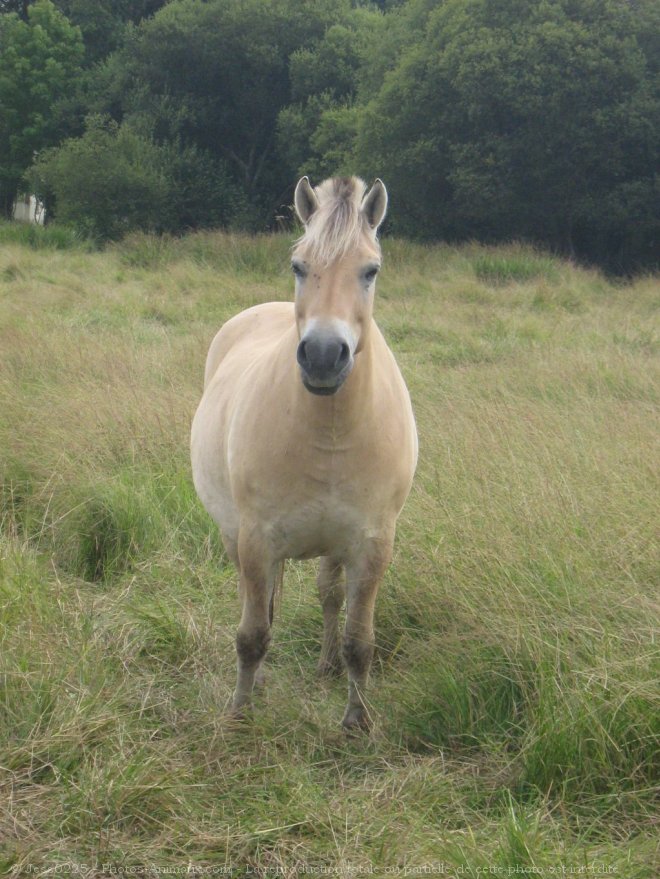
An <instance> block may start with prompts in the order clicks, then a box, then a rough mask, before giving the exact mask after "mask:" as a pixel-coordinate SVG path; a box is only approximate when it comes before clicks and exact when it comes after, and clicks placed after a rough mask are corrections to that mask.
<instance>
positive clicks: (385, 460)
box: [191, 177, 417, 728]
mask: <svg viewBox="0 0 660 879" xmlns="http://www.w3.org/2000/svg"><path fill="white" fill-rule="evenodd" d="M295 206H296V210H297V213H298V215H299V217H300V219H301V220H302V222H303V224H304V228H305V231H304V234H303V236H302V237H301V238H300V239H299V241H298V242H297V244H296V246H295V249H294V251H293V258H292V268H293V273H294V275H295V286H296V294H295V304H294V303H290V302H269V303H267V304H264V305H257V306H255V307H254V308H249V309H247V310H246V311H243V312H241V313H240V314H238V315H237V316H236V317H234V318H232V319H231V320H229V321H228V322H227V323H226V324H225V325H224V326H223V327H222V329H221V330H220V332H219V333H218V334H217V335H216V337H215V339H214V340H213V342H212V344H211V348H210V350H209V353H208V357H207V361H206V375H205V389H204V395H203V397H202V400H201V402H200V404H199V408H198V409H197V413H196V415H195V418H194V421H193V426H192V442H191V446H192V465H193V476H194V481H195V487H196V489H197V492H198V494H199V496H200V498H201V500H202V503H203V504H204V506H205V507H206V509H207V510H208V511H209V513H210V514H211V516H212V517H213V518H214V519H215V521H216V522H217V524H218V525H219V527H220V530H221V532H222V536H223V540H224V544H225V547H226V549H227V553H228V555H229V557H230V558H231V559H232V561H233V562H234V563H235V564H236V566H237V568H238V570H239V573H240V595H241V599H242V605H243V612H242V616H241V621H240V624H239V627H238V632H237V636H236V651H237V654H238V679H237V684H236V690H235V692H234V699H233V710H234V712H235V713H236V714H239V715H240V714H241V713H242V711H243V710H244V709H245V708H247V707H249V705H250V703H251V696H252V689H253V685H254V682H255V676H256V675H257V673H258V672H259V670H260V665H261V662H262V660H263V658H264V656H265V653H266V649H267V647H268V643H269V641H270V629H271V624H272V617H273V591H274V589H275V585H276V583H277V580H278V577H279V576H281V571H282V565H283V561H284V559H287V558H294V559H300V558H314V557H318V556H320V557H321V562H320V567H319V574H318V589H319V595H320V600H321V605H322V608H323V623H324V633H323V644H322V648H321V658H320V662H319V672H320V673H321V674H331V673H334V672H337V671H338V670H340V668H341V659H340V655H343V659H344V662H345V665H346V668H347V671H348V682H349V686H348V706H347V708H346V713H345V715H344V719H343V724H344V726H345V727H347V728H350V727H356V726H362V727H367V726H368V725H369V715H368V711H367V708H366V705H365V701H364V698H363V694H364V689H365V686H366V683H367V677H368V674H369V667H370V665H371V660H372V656H373V650H374V631H373V615H374V603H375V600H376V593H377V591H378V585H379V583H380V580H381V578H382V576H383V573H384V571H385V569H386V567H387V565H388V564H389V562H390V558H391V555H392V544H393V541H394V530H395V524H396V520H397V517H398V515H399V513H400V511H401V508H402V507H403V504H404V502H405V500H406V497H407V495H408V492H409V491H410V485H411V482H412V478H413V474H414V471H415V466H416V463H417V433H416V430H415V421H414V417H413V412H412V408H411V405H410V397H409V396H408V391H407V388H406V386H405V384H404V381H403V378H402V376H401V373H400V372H399V368H398V366H397V364H396V361H395V359H394V356H393V354H392V352H391V351H390V349H389V348H388V347H387V343H386V342H385V339H384V338H383V336H382V334H381V332H380V330H379V329H378V327H377V326H376V324H375V323H374V320H373V318H372V311H373V302H374V288H375V279H376V274H377V272H378V270H379V268H380V262H381V254H380V247H379V245H378V241H377V238H376V233H377V230H378V226H379V225H380V223H381V222H382V220H383V217H384V216H385V210H386V208H387V193H386V191H385V187H384V186H383V184H382V182H381V181H380V180H377V181H376V183H375V184H374V186H373V187H372V189H371V190H370V192H369V193H368V194H367V195H365V185H364V183H363V182H362V180H359V179H358V178H355V177H353V178H334V179H331V180H326V181H325V182H324V183H322V184H321V185H320V186H319V187H317V188H316V189H312V187H311V186H310V184H309V180H308V179H307V178H306V177H303V178H302V180H300V182H299V183H298V186H297V187H296V193H295ZM344 576H345V584H344ZM345 597H347V609H346V625H345V631H344V636H343V644H342V643H341V640H340V636H339V626H338V620H339V612H340V610H341V607H342V605H343V602H344V598H345Z"/></svg>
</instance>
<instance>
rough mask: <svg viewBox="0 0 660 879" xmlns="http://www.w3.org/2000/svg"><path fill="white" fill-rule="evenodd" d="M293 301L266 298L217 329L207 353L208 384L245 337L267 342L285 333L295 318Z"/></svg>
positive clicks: (245, 339)
mask: <svg viewBox="0 0 660 879" xmlns="http://www.w3.org/2000/svg"><path fill="white" fill-rule="evenodd" d="M294 319H295V318H294V313H293V303H291V302H262V303H260V304H259V305H253V306H252V307H251V308H246V309H245V311H241V312H239V313H238V314H236V315H234V317H231V318H230V319H229V320H228V321H226V323H224V324H223V325H222V327H221V328H220V329H219V330H218V332H217V333H216V335H215V337H214V339H213V341H212V342H211V345H210V347H209V352H208V355H207V357H206V370H205V373H204V386H206V385H207V384H208V383H209V381H210V380H211V378H212V377H213V376H214V375H215V373H216V371H217V369H218V366H219V365H220V363H221V362H222V360H223V359H224V358H225V357H226V355H227V354H228V352H229V351H231V350H232V349H233V348H235V347H236V346H237V345H239V344H240V343H241V342H243V341H249V342H255V343H259V342H263V341H264V339H265V338H267V337H269V336H273V337H275V336H277V335H278V334H281V333H282V332H283V331H284V330H285V329H286V328H287V327H288V326H290V325H291V323H292V322H293V321H294Z"/></svg>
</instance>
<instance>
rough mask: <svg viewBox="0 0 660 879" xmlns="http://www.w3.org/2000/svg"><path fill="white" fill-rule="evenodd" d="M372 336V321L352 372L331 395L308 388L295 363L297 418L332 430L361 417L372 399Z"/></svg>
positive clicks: (352, 424)
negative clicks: (318, 393) (314, 392)
mask: <svg viewBox="0 0 660 879" xmlns="http://www.w3.org/2000/svg"><path fill="white" fill-rule="evenodd" d="M375 337H376V333H375V332H374V327H373V325H372V326H371V327H370V331H369V332H368V333H366V334H365V338H364V345H363V347H362V349H361V350H360V352H359V353H358V354H356V355H355V362H354V364H353V369H352V370H351V374H350V375H349V376H348V378H347V379H346V381H345V382H344V385H343V386H342V387H341V388H340V389H339V390H338V391H337V393H336V394H333V395H331V396H327V397H325V396H317V395H315V394H312V393H311V392H310V391H308V390H307V389H306V388H305V386H304V385H303V383H302V381H301V378H300V372H299V370H298V366H297V364H296V366H295V370H294V371H293V372H292V373H291V378H292V385H293V387H292V390H293V398H294V407H295V408H294V411H295V412H296V417H297V418H300V419H301V421H304V422H306V423H307V424H309V425H310V426H313V427H316V428H318V429H319V430H328V429H332V430H333V431H335V432H348V431H350V430H352V429H353V428H354V427H355V426H356V425H357V424H358V423H360V422H361V421H363V419H364V416H365V414H366V413H367V412H369V410H370V409H371V406H372V403H373V392H374V378H375V376H374V347H373V346H374V343H375V341H376V339H375ZM294 360H295V353H294Z"/></svg>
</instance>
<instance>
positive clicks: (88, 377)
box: [0, 233, 660, 879]
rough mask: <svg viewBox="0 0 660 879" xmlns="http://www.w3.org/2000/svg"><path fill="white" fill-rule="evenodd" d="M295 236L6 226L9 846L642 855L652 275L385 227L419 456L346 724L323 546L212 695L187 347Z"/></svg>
mask: <svg viewBox="0 0 660 879" xmlns="http://www.w3.org/2000/svg"><path fill="white" fill-rule="evenodd" d="M0 238H1V234H0ZM288 248H289V241H288V240H287V239H285V238H283V237H279V236H275V237H265V236H264V237H259V238H255V239H250V238H248V237H245V236H237V235H221V234H214V233H203V234H200V235H192V236H189V237H188V238H183V239H173V238H172V239H167V238H165V239H155V238H151V237H149V236H142V235H141V236H136V237H133V238H130V239H127V240H126V241H124V242H121V243H119V244H117V245H114V246H113V247H112V248H109V249H108V250H107V251H105V252H104V253H100V252H98V251H86V250H85V249H84V248H83V249H80V248H73V249H69V250H57V249H54V250H50V251H48V252H46V251H45V250H40V249H34V248H33V247H31V246H30V245H29V243H28V242H25V241H23V242H21V241H17V240H15V239H13V240H11V241H10V240H8V239H6V238H5V239H3V240H2V242H1V243H0V358H1V359H0V362H1V364H2V366H1V370H0V448H2V456H1V458H0V526H1V529H0V639H1V640H2V646H1V649H0V785H1V786H2V792H3V796H2V798H0V865H2V866H1V868H2V869H3V870H4V871H5V872H8V871H10V870H11V871H13V872H14V873H15V874H16V873H19V874H20V873H21V871H24V872H26V873H27V872H28V871H30V872H32V873H37V874H43V875H46V874H48V875H50V874H51V873H53V872H54V871H60V872H62V871H64V872H66V871H68V872H72V871H76V872H85V874H86V875H92V876H94V875H108V874H109V873H110V872H111V870H113V869H114V870H115V874H116V871H117V870H118V869H119V868H120V867H121V868H122V869H123V870H130V869H132V870H137V869H138V868H139V869H141V870H144V869H146V868H148V867H149V865H151V867H156V868H157V869H158V870H161V871H162V870H164V869H166V868H167V869H171V870H179V871H182V870H184V869H191V868H192V867H195V868H196V869H197V868H199V869H202V868H209V869H210V868H216V870H218V869H220V868H222V869H227V870H229V868H230V867H231V868H232V869H233V870H234V872H235V874H236V875H238V874H241V873H243V872H245V871H247V870H248V869H249V870H251V871H252V872H253V873H255V872H256V873H260V874H261V875H284V876H293V875H299V874H300V873H301V871H303V870H307V871H316V872H317V873H321V872H322V871H325V872H326V873H327V872H328V871H334V873H335V874H337V873H343V874H344V875H356V874H357V873H358V872H360V871H362V872H363V873H364V872H367V871H372V872H381V873H383V872H384V871H385V870H386V869H387V870H389V871H390V875H392V874H395V873H397V872H398V874H400V875H406V874H407V875H422V874H423V873H424V874H426V873H428V872H429V871H434V872H435V873H436V874H441V875H442V874H444V875H449V876H474V877H476V876H483V875H514V874H516V872H517V874H521V873H524V872H526V873H527V874H532V875H545V876H549V875H562V874H563V875H568V874H569V873H570V872H571V871H572V872H573V873H577V872H579V871H580V870H581V871H582V873H583V874H589V873H590V874H592V875H594V874H598V875H605V874H606V873H607V874H608V875H619V876H622V877H626V879H650V877H652V876H655V875H656V867H657V864H656V862H655V860H654V858H655V854H656V836H655V832H654V828H655V824H654V822H655V820H656V818H657V812H656V805H655V801H654V794H655V792H656V788H655V786H656V784H657V778H658V770H659V767H658V741H659V733H660V730H659V729H658V717H659V716H660V713H659V712H658V707H659V706H658V698H657V696H658V654H657V646H656V644H657V619H658V614H657V583H658V544H657V534H656V523H657V521H658V502H657V498H658V490H657V489H658V485H657V471H656V468H655V466H654V462H655V460H656V459H657V436H658V431H657V428H658V424H657V420H658V419H657V411H658V410H657V404H658V362H657V324H656V323H655V321H656V316H657V308H658V303H659V297H658V289H659V287H658V283H657V279H655V278H652V277H649V278H640V279H639V280H638V281H636V282H635V283H629V284H625V285H623V284H619V285H615V284H612V283H611V282H609V281H608V280H607V279H605V278H604V277H602V276H601V275H600V274H598V273H595V272H589V271H584V270H578V269H576V268H575V267H572V266H570V265H568V264H566V263H563V262H561V261H559V260H556V259H555V258H553V257H551V256H548V255H545V254H541V253H538V252H536V251H533V250H530V249H526V248H523V247H520V246H517V245H512V246H511V247H509V248H500V249H490V248H488V249H486V248H479V247H478V246H477V245H471V246H469V247H463V248H452V247H446V246H444V247H442V246H441V247H422V246H419V245H410V244H407V243H405V242H401V241H396V240H395V241H386V242H385V263H384V269H383V273H382V278H381V279H380V281H379V292H378V301H377V317H378V320H379V323H380V324H381V326H382V328H383V330H384V331H385V333H386V335H387V336H388V338H389V339H390V341H391V343H392V346H393V348H394V350H395V353H396V355H397V358H398V360H399V362H400V364H401V366H402V369H403V371H404V373H405V375H406V379H407V381H408V384H409V386H410V389H411V393H412V396H413V402H414V406H415V411H416V415H417V420H418V426H419V432H420V440H421V455H420V465H419V470H418V474H417V477H416V481H415V485H414V488H413V492H412V494H411V497H410V499H409V501H408V504H407V506H406V508H405V510H404V513H403V515H402V518H401V522H400V526H399V532H398V539H397V547H396V554H395V559H394V562H393V565H392V566H391V568H390V570H389V572H388V574H387V575H386V578H385V582H384V584H383V587H382V590H381V594H380V596H379V602H378V607H377V639H378V649H377V655H376V662H375V668H374V675H373V686H372V689H371V691H370V696H369V698H370V700H371V703H372V709H373V712H372V713H373V715H374V717H375V718H376V727H375V730H374V731H373V733H372V735H371V737H369V738H363V739H346V738H345V737H344V736H343V734H342V732H341V731H340V728H339V719H340V717H341V711H342V706H343V702H344V699H345V693H344V689H345V686H344V683H343V682H341V681H338V682H332V683H322V684H320V683H319V682H318V681H317V680H316V679H315V677H314V667H315V664H316V658H317V652H318V641H319V634H320V626H321V614H320V610H319V608H318V606H317V601H316V597H315V587H314V582H313V579H314V565H313V564H312V563H305V564H293V563H291V564H290V565H289V566H288V567H287V572H286V580H285V589H284V594H283V598H282V602H281V607H280V608H279V609H278V613H277V620H276V626H275V633H274V643H273V647H272V649H271V652H270V654H269V660H268V666H269V667H268V686H267V688H266V690H265V691H264V692H263V694H262V695H260V696H259V698H258V699H257V704H256V708H255V714H254V718H253V720H252V721H251V723H249V724H243V725H239V726H236V725H232V724H231V723H229V722H228V721H227V720H226V718H225V717H224V716H223V709H224V706H225V705H226V703H227V701H228V699H229V697H230V693H231V689H232V687H233V682H234V648H233V637H234V631H235V626H236V624H237V621H238V608H237V599H236V578H235V575H234V572H233V570H232V568H231V566H230V565H228V564H227V562H226V560H225V559H224V556H223V552H222V549H221V544H220V541H219V539H218V535H217V533H216V531H215V528H214V526H213V525H212V523H211V522H210V520H209V519H208V517H207V516H206V514H205V513H204V511H203V510H202V509H201V507H200V505H199V503H198V502H197V500H196V498H195V494H194V490H193V488H192V485H191V480H190V475H189V464H188V452H187V445H188V431H189V425H190V419H191V416H192V413H193V411H194V407H195V405H196V403H197V400H198V398H199V394H200V389H201V376H202V372H203V363H204V357H205V353H206V348H207V346H208V343H209V341H210V339H211V338H212V336H213V334H214V332H215V331H216V329H217V327H218V326H219V325H220V324H221V323H222V322H223V321H224V320H225V319H226V318H228V317H229V316H230V315H231V314H232V313H235V312H236V311H237V310H239V309H240V308H243V307H246V306H248V305H251V304H254V303H255V302H259V301H265V300H267V299H271V298H276V299H283V298H287V297H289V296H290V293H291V291H290V287H291V282H290V279H289V272H288ZM104 865H105V867H104ZM441 871H442V872H441ZM484 871H485V872H484ZM562 871H563V872H562Z"/></svg>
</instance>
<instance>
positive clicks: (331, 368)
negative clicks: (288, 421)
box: [291, 177, 387, 394]
mask: <svg viewBox="0 0 660 879" xmlns="http://www.w3.org/2000/svg"><path fill="white" fill-rule="evenodd" d="M365 189H366V186H365V184H364V182H363V181H362V180H360V179H359V178H357V177H335V178H332V179H330V180H326V181H325V182H324V183H321V185H320V186H317V187H316V188H315V189H312V187H311V185H310V182H309V180H308V178H307V177H303V178H302V179H301V180H300V181H299V182H298V185H297V186H296V194H295V206H296V212H297V214H298V216H299V217H300V219H301V221H302V223H303V225H304V227H305V231H304V233H303V235H302V237H301V238H300V239H299V240H298V241H297V242H296V246H295V248H294V251H293V257H292V260H291V265H292V268H293V273H294V275H295V278H296V322H297V325H298V336H299V339H300V343H299V345H298V364H299V366H300V372H301V376H302V381H303V384H304V385H305V387H306V388H307V390H308V391H311V392H312V393H313V394H334V393H336V392H337V391H338V390H339V388H340V387H341V386H342V384H343V383H344V381H345V380H346V379H347V378H348V376H349V374H350V372H351V369H352V368H353V363H354V358H355V355H356V354H358V353H359V352H360V350H361V349H362V348H363V347H364V344H365V341H366V336H367V334H368V332H369V326H370V324H371V315H372V311H373V301H374V290H375V280H376V275H377V273H378V270H379V268H380V261H381V255H380V246H379V244H378V240H377V237H376V233H377V231H378V227H379V226H380V224H381V223H382V221H383V218H384V216H385V211H386V209H387V192H386V190H385V186H384V185H383V183H382V181H381V180H376V182H375V183H374V185H373V186H372V188H371V189H370V190H369V192H368V193H367V194H366V195H365Z"/></svg>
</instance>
